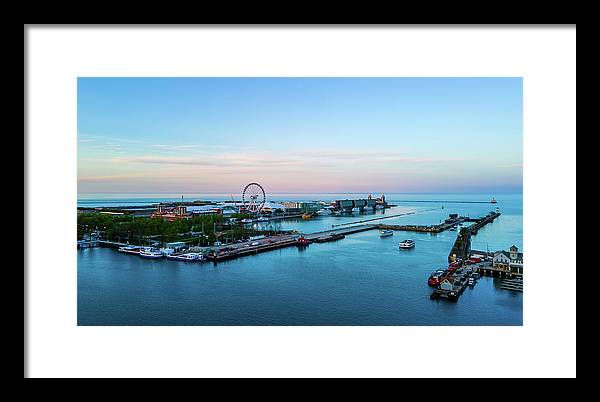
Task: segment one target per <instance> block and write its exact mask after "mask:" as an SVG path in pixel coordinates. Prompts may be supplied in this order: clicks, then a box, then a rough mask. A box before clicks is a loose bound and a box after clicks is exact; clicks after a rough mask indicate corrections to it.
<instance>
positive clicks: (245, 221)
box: [240, 218, 252, 223]
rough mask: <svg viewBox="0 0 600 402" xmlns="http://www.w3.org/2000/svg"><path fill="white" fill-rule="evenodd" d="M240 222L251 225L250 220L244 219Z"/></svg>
mask: <svg viewBox="0 0 600 402" xmlns="http://www.w3.org/2000/svg"><path fill="white" fill-rule="evenodd" d="M240 222H242V223H252V219H249V218H246V219H242V220H241V221H240Z"/></svg>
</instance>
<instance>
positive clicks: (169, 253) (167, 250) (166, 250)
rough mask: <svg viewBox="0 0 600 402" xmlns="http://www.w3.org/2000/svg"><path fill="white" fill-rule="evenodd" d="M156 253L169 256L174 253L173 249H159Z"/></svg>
mask: <svg viewBox="0 0 600 402" xmlns="http://www.w3.org/2000/svg"><path fill="white" fill-rule="evenodd" d="M158 251H160V252H161V253H162V254H163V255H171V254H173V253H174V252H175V249H174V248H161V249H159V250H158Z"/></svg>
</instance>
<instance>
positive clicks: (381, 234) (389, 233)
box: [379, 229, 394, 237]
mask: <svg viewBox="0 0 600 402" xmlns="http://www.w3.org/2000/svg"><path fill="white" fill-rule="evenodd" d="M393 235H394V231H393V230H389V229H385V230H380V231H379V237H388V236H393Z"/></svg>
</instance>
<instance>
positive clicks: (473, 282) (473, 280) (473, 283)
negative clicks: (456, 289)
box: [467, 277, 475, 286]
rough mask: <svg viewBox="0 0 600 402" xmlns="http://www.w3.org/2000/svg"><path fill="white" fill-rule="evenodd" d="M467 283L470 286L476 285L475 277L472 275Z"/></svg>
mask: <svg viewBox="0 0 600 402" xmlns="http://www.w3.org/2000/svg"><path fill="white" fill-rule="evenodd" d="M467 283H468V285H469V286H475V278H473V277H470V278H469V280H468V282H467Z"/></svg>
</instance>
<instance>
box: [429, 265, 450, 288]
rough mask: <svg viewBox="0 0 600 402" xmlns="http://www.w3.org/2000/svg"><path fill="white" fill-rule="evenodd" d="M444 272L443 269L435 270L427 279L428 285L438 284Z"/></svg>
mask: <svg viewBox="0 0 600 402" xmlns="http://www.w3.org/2000/svg"><path fill="white" fill-rule="evenodd" d="M445 273H446V272H445V271H444V270H441V269H440V270H437V271H435V272H433V273H432V274H431V275H430V276H429V279H428V280H427V284H428V285H429V286H439V284H440V282H441V281H442V279H443V278H442V277H443V276H444V274H445Z"/></svg>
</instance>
